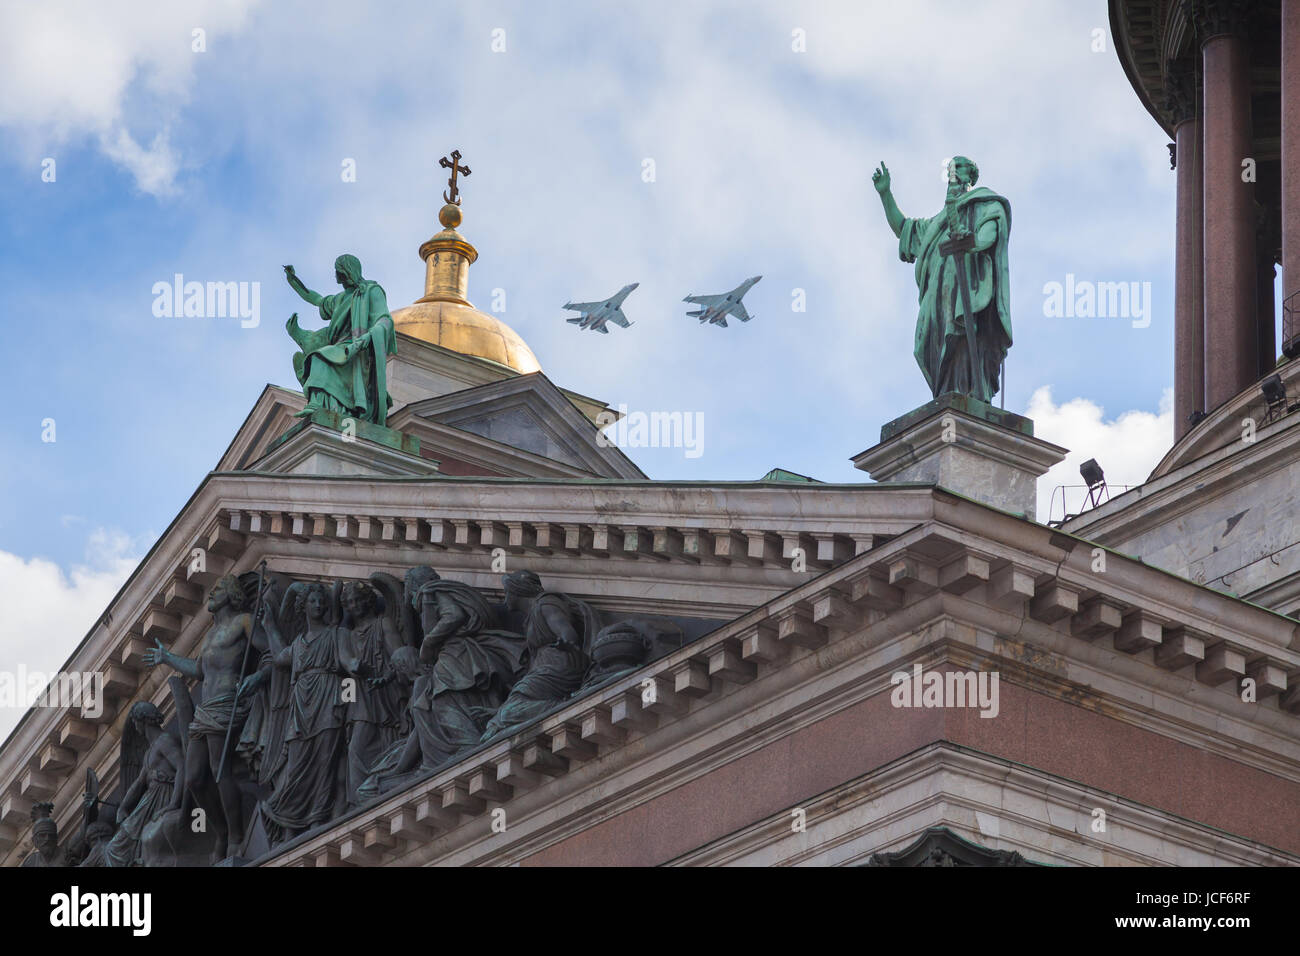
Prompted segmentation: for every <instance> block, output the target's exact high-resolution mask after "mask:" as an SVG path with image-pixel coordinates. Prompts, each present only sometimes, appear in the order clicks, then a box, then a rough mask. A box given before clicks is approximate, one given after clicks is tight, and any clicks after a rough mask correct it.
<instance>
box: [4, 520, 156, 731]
mask: <svg viewBox="0 0 1300 956" xmlns="http://www.w3.org/2000/svg"><path fill="white" fill-rule="evenodd" d="M142 552H143V548H142V547H141V542H140V541H137V540H133V539H132V538H131V537H130V536H128V535H126V534H124V533H122V532H120V531H109V530H106V529H104V528H98V529H96V530H95V531H94V532H92V533H91V535H90V536H89V538H88V540H87V542H86V555H85V561H84V563H82V564H78V565H75V566H73V567H72V569H71V570H70V571H69V572H68V573H66V574H65V573H64V571H63V569H62V568H60V567H59V566H58V565H57V564H55V563H54V562H52V561H46V560H44V559H42V558H23V557H21V556H19V555H16V554H11V553H10V552H8V551H0V607H3V608H4V609H5V611H4V614H3V615H0V648H3V649H4V650H3V656H2V657H0V668H2V669H3V670H4V671H6V672H9V673H10V674H14V673H16V672H18V671H19V670H20V669H21V670H22V671H23V672H25V673H27V674H31V673H32V672H35V671H41V672H44V673H54V672H56V671H58V670H59V668H61V667H62V666H63V665H64V664H65V663H67V660H68V656H69V655H70V654H71V653H72V651H73V649H74V648H76V646H77V644H79V643H80V642H81V639H82V638H83V637H85V636H86V632H87V631H89V630H90V628H91V626H92V625H93V624H94V623H95V621H96V620H97V619H98V618H99V616H100V615H101V614H103V613H104V610H105V609H106V608H107V607H108V603H109V601H111V600H112V598H113V596H114V595H115V594H116V593H117V591H118V589H119V588H120V587H121V586H122V584H123V582H125V581H126V579H127V576H128V575H130V573H131V571H132V570H134V568H135V566H136V565H137V564H138V563H139V561H140V555H141V553H142ZM14 679H15V678H12V677H11V678H10V680H11V681H12V680H14ZM6 703H7V702H6ZM26 710H27V708H26V707H4V706H0V739H3V738H4V737H6V736H8V734H9V732H10V731H11V730H13V728H14V726H15V725H16V724H17V723H18V721H19V719H20V718H21V717H22V715H23V714H24V713H25V712H26Z"/></svg>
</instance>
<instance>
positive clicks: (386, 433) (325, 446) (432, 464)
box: [258, 409, 438, 477]
mask: <svg viewBox="0 0 1300 956" xmlns="http://www.w3.org/2000/svg"><path fill="white" fill-rule="evenodd" d="M258 467H259V468H260V469H262V470H265V471H280V472H286V473H293V474H310V475H388V476H394V477H400V476H421V477H423V476H427V475H431V474H436V473H437V471H438V462H437V461H436V460H434V459H432V458H424V457H422V456H421V455H420V439H418V438H416V437H415V436H414V435H408V434H406V433H405V432H399V431H395V430H394V429H392V428H387V427H385V426H383V425H374V424H371V423H370V422H364V421H361V420H359V419H356V418H350V417H348V416H346V415H340V414H338V413H337V412H330V411H325V410H324V409H317V410H315V411H313V412H312V413H311V415H309V416H305V417H303V418H299V419H298V420H297V422H296V423H295V424H293V425H292V426H291V427H290V428H289V429H288V430H287V431H285V433H284V434H283V435H281V436H280V437H279V438H277V439H275V441H273V442H271V443H270V444H269V445H267V447H266V452H265V453H264V454H263V456H262V458H261V460H260V461H259V462H258Z"/></svg>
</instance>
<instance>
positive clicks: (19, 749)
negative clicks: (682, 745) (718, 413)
mask: <svg viewBox="0 0 1300 956" xmlns="http://www.w3.org/2000/svg"><path fill="white" fill-rule="evenodd" d="M286 502H293V503H294V505H293V507H294V509H295V510H292V511H286V510H280V509H282V508H284V507H285V503H286ZM930 508H931V505H930V502H929V489H925V488H917V489H893V490H886V489H878V488H873V487H870V486H834V485H807V486H800V487H797V488H792V487H791V486H790V485H789V483H784V482H772V483H730V484H729V483H719V484H711V485H698V484H687V483H680V484H679V483H672V482H649V481H645V482H607V481H591V482H582V483H574V482H544V481H526V480H499V481H485V480H484V479H473V480H470V479H451V478H437V479H418V480H402V479H389V480H384V479H373V478H367V479H355V478H334V479H331V478H322V477H312V476H285V475H256V474H238V475H220V474H214V475H210V476H209V477H208V478H207V479H206V480H205V481H204V483H203V484H202V485H201V486H200V488H199V489H198V491H196V492H195V494H194V496H193V497H192V498H191V500H190V501H189V502H188V503H187V505H186V507H185V508H184V509H183V510H182V512H181V513H180V515H178V517H177V518H176V519H175V521H173V523H172V525H171V526H170V527H169V528H168V530H167V531H166V532H165V533H164V534H163V536H162V537H161V538H160V540H159V541H158V543H157V544H156V545H155V546H154V547H153V548H152V549H151V551H150V553H149V554H148V555H147V556H146V558H145V560H144V561H143V562H142V564H141V566H140V568H139V569H138V570H137V571H136V572H135V573H134V574H133V575H132V577H131V579H130V580H128V582H127V584H126V585H125V586H124V587H123V589H122V590H121V591H120V592H119V594H118V595H117V596H116V598H115V599H114V601H113V602H112V603H111V604H110V606H109V607H108V608H107V609H106V611H105V614H104V615H103V617H102V618H101V620H100V622H99V623H98V624H96V626H95V627H94V628H93V629H92V630H91V632H90V633H89V634H88V635H87V637H86V638H85V639H84V640H83V641H82V643H81V645H80V646H79V647H78V648H77V650H76V651H74V653H73V655H72V657H71V658H70V660H69V661H68V663H67V665H65V670H68V671H76V672H83V673H90V672H99V673H101V674H103V675H104V681H105V692H106V695H107V697H108V701H107V702H106V705H105V707H104V708H103V712H102V714H101V715H100V716H99V717H98V718H96V719H94V720H91V719H89V718H86V717H85V716H83V715H82V714H80V713H73V712H71V711H68V710H60V709H53V708H45V709H35V710H33V711H31V712H29V713H28V715H27V716H26V717H25V718H24V720H23V721H22V722H21V723H20V724H19V726H18V728H17V729H16V730H15V731H14V733H13V734H12V735H11V736H10V738H9V740H8V742H7V744H6V746H5V748H4V750H3V753H2V754H0V781H3V782H4V789H3V791H0V845H3V846H6V847H9V846H12V845H13V843H14V841H15V840H17V838H18V836H19V833H20V831H21V830H23V829H25V827H26V826H27V824H28V823H29V822H30V818H29V814H30V805H31V803H32V802H33V801H37V800H46V799H50V798H53V799H54V800H55V802H56V805H57V814H58V815H59V816H60V820H59V822H60V824H61V825H70V821H71V815H72V814H73V813H74V812H75V809H76V808H75V807H74V806H73V804H75V803H76V802H77V798H75V797H70V796H68V794H71V792H72V790H75V789H77V788H78V787H79V786H80V782H79V781H80V780H81V779H82V778H84V769H85V767H86V766H95V767H97V768H98V772H99V774H100V778H101V780H103V781H104V783H105V786H106V787H107V788H109V789H111V788H112V787H113V786H114V785H115V782H116V769H115V762H116V756H115V754H116V746H115V744H114V740H115V739H116V738H117V735H118V734H117V733H106V732H105V730H104V728H115V729H116V731H117V732H118V733H120V729H121V722H122V719H123V718H124V712H125V710H126V708H127V707H128V706H129V703H130V702H131V701H132V700H133V699H137V698H140V697H150V698H153V699H155V702H156V703H158V704H160V705H162V706H165V705H166V703H167V697H168V695H167V693H166V690H165V684H164V683H163V681H162V676H161V675H160V674H159V675H154V676H150V675H149V674H148V673H147V670H148V669H147V667H146V665H145V663H144V653H145V651H146V650H147V649H148V648H149V647H150V646H151V645H152V643H153V641H154V640H155V639H156V640H159V641H161V642H162V643H163V644H164V645H167V646H168V647H169V648H171V649H172V650H176V651H178V652H184V651H186V650H188V649H191V648H193V647H194V646H195V645H196V643H197V641H198V640H199V639H200V637H201V635H202V632H203V625H204V621H205V620H206V614H205V612H203V611H201V608H202V604H203V601H204V598H205V596H206V592H207V589H209V588H210V587H211V586H212V585H213V584H214V583H215V582H216V580H217V579H218V578H220V577H221V576H222V575H223V574H227V573H232V572H240V571H246V570H249V569H251V568H253V567H255V566H256V564H257V563H258V562H259V561H260V560H261V559H262V558H263V557H266V558H268V559H269V560H270V562H271V563H272V565H273V567H275V569H276V570H281V571H284V572H285V573H289V574H295V575H301V576H318V577H356V578H364V577H365V576H367V575H369V573H371V571H373V570H377V569H390V570H394V571H397V572H399V573H400V572H401V571H402V570H404V569H406V568H409V567H412V566H414V565H417V564H424V563H432V564H436V565H437V567H438V568H439V570H440V571H443V572H445V573H446V574H447V575H448V576H450V577H454V578H458V579H461V580H465V581H466V582H467V583H470V584H473V585H476V586H480V587H487V588H494V587H496V585H497V579H498V578H499V574H497V573H495V572H493V571H492V553H493V550H494V549H495V548H498V547H499V548H502V549H504V550H505V551H506V553H507V554H509V555H513V556H519V557H524V556H526V557H528V559H529V560H530V562H532V563H533V564H534V566H535V567H537V568H538V569H539V570H541V569H543V568H544V569H545V573H546V574H547V575H548V578H550V579H552V580H554V581H555V582H556V583H557V586H561V587H564V588H565V589H567V590H570V591H573V592H575V593H584V594H587V595H588V596H592V597H595V598H596V599H597V600H598V601H599V602H600V603H601V604H602V606H604V607H607V608H609V609H612V610H619V611H628V612H632V613H635V612H637V611H643V612H647V611H648V612H653V611H656V610H659V609H662V608H665V607H673V608H674V609H675V611H676V613H679V614H683V615H687V616H704V617H718V618H723V619H725V618H727V617H731V616H734V615H735V614H738V613H741V612H742V611H744V610H747V609H749V608H751V607H753V606H755V605H756V604H760V603H762V602H763V601H765V600H767V599H769V598H770V597H771V596H772V595H774V594H777V593H780V592H781V591H783V590H785V589H787V588H789V587H790V586H793V585H794V584H795V583H797V582H798V581H799V580H802V579H803V578H804V577H805V576H806V574H805V573H800V572H796V571H793V570H792V569H791V564H792V562H793V557H794V554H793V552H794V549H795V548H803V549H804V553H805V558H804V560H805V562H806V564H807V567H808V568H810V569H812V570H813V571H814V572H815V571H817V570H820V569H824V568H827V567H830V566H831V565H832V564H834V563H837V562H842V561H844V560H847V559H848V558H850V557H852V555H853V554H854V553H855V552H857V551H861V550H866V549H869V548H870V547H872V546H873V544H874V543H875V541H876V540H877V538H878V537H883V536H888V535H892V534H898V533H901V532H902V531H905V530H906V529H908V528H910V527H913V526H915V525H916V524H917V523H919V522H920V521H922V520H924V519H925V517H926V516H927V515H928V514H929V513H930ZM299 509H301V510H299ZM539 518H541V519H547V520H537V519H539ZM525 519H533V520H525ZM196 549H201V553H202V555H203V560H202V562H197V561H196V560H195V550H196ZM611 561H614V562H617V563H619V564H622V565H623V566H624V568H625V570H623V571H621V572H620V573H618V574H610V573H609V570H610V564H609V562H611ZM632 562H636V563H635V564H632ZM702 568H703V569H706V571H705V573H704V574H701V569H702ZM709 568H714V569H716V570H715V571H714V572H713V573H709V572H708V571H707V569H709ZM65 790H66V793H65Z"/></svg>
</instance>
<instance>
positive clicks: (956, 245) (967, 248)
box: [871, 156, 1011, 402]
mask: <svg viewBox="0 0 1300 956" xmlns="http://www.w3.org/2000/svg"><path fill="white" fill-rule="evenodd" d="M978 180H979V167H977V166H976V165H975V164H974V163H973V162H971V161H970V160H969V159H967V158H966V157H965V156H954V157H953V158H952V159H951V160H950V161H949V162H948V193H947V198H946V199H945V202H944V208H943V210H942V211H941V212H940V213H939V214H937V215H935V216H933V217H931V218H929V219H909V218H907V217H905V216H904V215H903V214H902V212H900V211H899V208H898V204H897V203H896V202H895V201H894V194H893V193H892V192H891V191H890V188H889V186H890V181H889V169H888V168H887V167H886V166H885V164H884V163H881V164H880V166H879V168H877V169H876V171H875V172H874V173H873V174H872V176H871V181H872V183H873V184H874V185H875V187H876V192H878V193H880V201H881V203H882V204H883V205H884V207H885V218H886V219H887V220H888V221H889V228H890V229H892V230H893V231H894V235H896V236H897V237H898V256H899V258H900V259H902V260H903V261H904V262H915V263H916V285H917V290H918V293H919V296H918V297H919V300H920V312H919V314H918V315H917V319H916V345H915V350H914V354H915V355H916V362H917V364H918V365H920V366H921V372H922V373H923V374H924V375H925V380H926V381H927V382H928V383H929V385H930V390H931V392H932V393H933V394H934V395H935V397H936V398H937V397H938V396H939V395H942V394H943V393H945V392H960V393H962V394H964V395H970V396H971V397H973V398H977V399H979V400H980V401H983V402H988V401H989V400H990V399H991V398H992V397H993V396H994V395H995V394H997V392H998V390H999V389H1000V388H1001V380H1000V379H1001V376H1000V369H1001V366H1002V362H1003V360H1004V359H1005V358H1006V355H1007V350H1008V349H1009V348H1010V347H1011V283H1010V280H1009V278H1008V272H1007V239H1008V237H1009V235H1010V232H1011V205H1010V204H1009V203H1008V202H1007V201H1006V199H1004V198H1003V197H1001V196H999V195H998V194H997V193H995V192H993V191H991V190H990V189H988V188H986V187H984V186H980V187H979V188H976V187H975V183H976V182H977V181H978ZM968 316H973V317H974V318H973V321H967V317H968Z"/></svg>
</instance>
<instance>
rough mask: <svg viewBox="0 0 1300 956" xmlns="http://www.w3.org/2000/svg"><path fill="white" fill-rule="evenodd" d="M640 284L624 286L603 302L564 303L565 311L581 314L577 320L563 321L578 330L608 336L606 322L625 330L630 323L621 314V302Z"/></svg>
mask: <svg viewBox="0 0 1300 956" xmlns="http://www.w3.org/2000/svg"><path fill="white" fill-rule="evenodd" d="M640 284H641V283H639V282H633V283H632V284H631V285H625V286H623V288H621V289H619V290H618V291H617V292H615V293H614V294H613V295H612V296H610V297H609V298H608V299H606V300H605V301H604V302H566V303H564V307H565V308H566V309H572V310H573V311H575V312H581V313H582V314H581V315H579V316H578V317H577V318H574V319H565V320H564V321H566V322H569V323H570V324H572V325H576V326H577V327H578V328H580V329H595V330H596V331H597V332H604V333H605V334H606V335H608V334H609V329H607V328H605V323H606V322H613V323H614V324H615V325H619V326H622V327H623V328H627V327H628V326H629V325H631V324H632V323H631V322H629V321H628V320H627V316H626V315H624V314H623V300H624V299H626V298H627V297H628V295H629V293H631V291H632V290H633V289H635V288H636V287H637V286H639V285H640Z"/></svg>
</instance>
